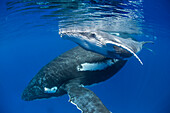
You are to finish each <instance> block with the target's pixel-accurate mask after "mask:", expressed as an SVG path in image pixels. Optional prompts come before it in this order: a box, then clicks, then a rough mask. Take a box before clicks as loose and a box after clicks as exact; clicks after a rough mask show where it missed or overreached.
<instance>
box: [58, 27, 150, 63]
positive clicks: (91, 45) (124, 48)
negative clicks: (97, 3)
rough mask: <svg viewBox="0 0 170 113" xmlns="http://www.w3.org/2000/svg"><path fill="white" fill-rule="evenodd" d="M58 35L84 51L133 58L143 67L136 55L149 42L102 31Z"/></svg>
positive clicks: (67, 31) (80, 31) (66, 31)
mask: <svg viewBox="0 0 170 113" xmlns="http://www.w3.org/2000/svg"><path fill="white" fill-rule="evenodd" d="M59 34H60V35H61V37H63V38H64V39H68V40H71V41H73V42H75V43H77V44H78V45H79V46H81V47H83V48H84V49H86V50H89V51H93V52H96V53H99V54H102V55H104V56H106V57H108V58H117V59H127V58H129V57H131V56H132V55H133V56H135V57H136V58H137V59H138V60H139V62H140V63H141V64H142V65H143V63H142V61H141V60H140V58H139V57H138V56H137V54H136V53H138V52H140V51H141V50H142V47H143V45H144V44H146V43H153V42H151V41H146V42H144V41H141V42H138V41H135V40H133V39H132V38H121V37H118V36H115V35H111V34H109V33H106V32H103V31H99V30H96V31H91V30H89V31H88V30H85V31H83V30H64V31H60V32H59Z"/></svg>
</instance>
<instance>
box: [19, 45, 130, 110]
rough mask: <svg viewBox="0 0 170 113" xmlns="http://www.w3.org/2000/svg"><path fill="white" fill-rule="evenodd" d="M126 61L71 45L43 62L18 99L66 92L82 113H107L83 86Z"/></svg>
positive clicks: (106, 76)
mask: <svg viewBox="0 0 170 113" xmlns="http://www.w3.org/2000/svg"><path fill="white" fill-rule="evenodd" d="M126 62H127V60H121V59H116V58H114V59H113V58H107V57H105V56H103V55H100V54H98V53H94V52H91V51H86V50H85V49H83V48H81V47H80V46H78V47H75V48H73V49H71V50H69V51H67V52H65V53H63V54H61V55H60V56H58V57H57V58H55V59H54V60H52V61H51V62H50V63H48V64H47V65H45V66H44V67H43V68H42V69H41V70H40V71H39V72H38V73H37V74H36V75H35V76H34V77H33V79H32V80H31V81H30V82H29V84H28V86H27V87H26V88H25V89H24V91H23V94H22V99H23V100H25V101H31V100H35V99H42V98H50V97H59V96H61V95H64V94H68V96H69V102H70V103H72V104H74V105H76V106H77V108H78V109H79V110H81V111H82V112H83V113H110V111H109V110H108V109H107V108H106V107H105V105H104V104H103V103H102V101H101V100H100V99H99V98H98V97H97V96H96V95H95V93H93V92H92V91H90V90H89V89H87V88H85V87H84V86H88V85H92V84H95V83H99V82H103V81H105V80H107V79H109V78H110V77H112V76H113V75H114V74H116V73H117V72H118V71H119V70H120V69H121V68H122V67H123V66H124V65H125V64H126Z"/></svg>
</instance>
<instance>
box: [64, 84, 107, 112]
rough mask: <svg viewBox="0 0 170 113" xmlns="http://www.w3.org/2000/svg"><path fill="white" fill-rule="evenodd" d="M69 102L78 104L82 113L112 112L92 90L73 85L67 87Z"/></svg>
mask: <svg viewBox="0 0 170 113" xmlns="http://www.w3.org/2000/svg"><path fill="white" fill-rule="evenodd" d="M67 93H68V95H69V98H70V100H69V102H70V103H72V104H74V105H76V107H77V108H78V109H79V110H81V111H82V113H110V111H109V110H108V109H107V108H106V107H105V106H104V104H103V103H102V101H101V100H100V99H99V97H97V96H96V95H95V94H94V93H93V92H92V91H90V90H89V89H86V88H84V87H81V86H78V85H73V86H70V85H69V88H67Z"/></svg>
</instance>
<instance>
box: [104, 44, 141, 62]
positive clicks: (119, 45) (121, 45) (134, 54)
mask: <svg viewBox="0 0 170 113" xmlns="http://www.w3.org/2000/svg"><path fill="white" fill-rule="evenodd" d="M106 44H113V45H115V46H118V47H121V48H123V49H125V50H127V51H129V52H130V53H131V54H133V56H135V57H136V58H137V59H138V61H139V62H140V63H141V64H142V65H143V63H142V61H141V60H140V58H139V57H138V56H137V54H136V53H135V52H133V51H132V50H131V49H129V48H128V47H126V46H125V45H123V44H120V43H115V42H113V41H107V42H106Z"/></svg>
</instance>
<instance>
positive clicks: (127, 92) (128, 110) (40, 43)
mask: <svg viewBox="0 0 170 113" xmlns="http://www.w3.org/2000/svg"><path fill="white" fill-rule="evenodd" d="M40 1H41V0H40ZM94 1H95V0H94ZM43 3H44V2H43ZM39 4H40V5H42V4H41V2H39ZM142 5H143V13H142V15H143V17H142V20H144V21H145V22H144V25H142V26H140V27H144V33H146V35H143V34H142V35H141V36H140V40H152V41H154V44H151V45H147V47H148V48H150V49H152V50H153V52H150V51H148V50H146V49H143V50H142V51H141V52H140V54H139V57H140V58H141V59H142V61H143V63H144V65H143V66H142V65H141V64H140V63H139V62H138V61H137V60H136V59H135V58H134V57H132V58H131V59H129V61H128V63H127V64H126V65H125V66H124V67H123V68H122V69H121V70H120V71H119V72H118V73H117V74H116V75H115V76H113V77H112V78H111V79H109V80H107V81H105V82H103V83H100V84H98V85H94V86H92V87H88V88H89V89H91V90H92V91H94V92H95V94H96V95H97V96H98V97H99V98H100V99H101V100H102V102H103V103H104V104H105V106H106V107H107V108H108V109H109V110H110V111H112V112H113V113H170V109H169V106H170V96H169V95H170V87H169V86H170V82H169V81H170V76H169V75H170V74H169V73H170V70H169V63H170V60H169V58H170V52H169V48H170V45H169V37H170V35H169V33H170V31H169V29H170V22H169V20H170V15H169V13H170V8H169V1H168V0H147V1H146V0H145V1H142ZM13 6H15V7H13ZM16 6H17V7H16ZM47 6H48V4H47V5H44V4H43V5H42V6H41V8H40V9H38V10H37V9H36V7H37V6H33V7H32V6H31V5H28V6H27V4H24V3H23V2H16V1H8V0H1V1H0V12H1V13H0V88H1V90H0V100H1V101H0V113H30V112H31V113H37V112H41V113H79V112H80V111H79V110H77V109H76V106H73V105H72V104H70V103H69V102H68V99H69V98H68V96H67V95H64V96H62V97H59V98H51V99H43V100H35V101H30V102H27V101H23V100H21V94H22V92H23V90H24V88H25V87H26V86H27V84H28V83H29V81H30V80H31V79H32V78H33V77H34V75H35V74H36V73H37V72H38V71H39V70H40V69H41V68H42V66H44V65H45V64H47V63H48V62H50V61H51V60H52V59H54V58H55V57H56V56H58V55H60V54H62V53H64V52H66V51H67V50H69V49H71V48H73V47H75V46H77V45H76V44H75V43H73V42H71V41H68V40H63V39H61V38H59V37H60V36H59V35H58V30H59V26H62V25H63V24H61V23H60V19H58V18H60V16H56V17H55V18H51V17H52V14H51V15H49V12H51V11H53V10H54V9H53V8H47ZM23 7H26V8H23ZM47 9H48V11H47V12H46V10H47ZM46 13H47V14H46ZM109 13H110V12H109ZM42 14H43V15H42ZM45 14H46V16H45ZM61 17H62V16H61ZM61 20H62V19H61ZM90 21H92V20H90ZM64 25H65V23H64ZM66 25H68V23H67V22H66ZM62 27H63V26H62ZM135 36H136V35H135Z"/></svg>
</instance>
